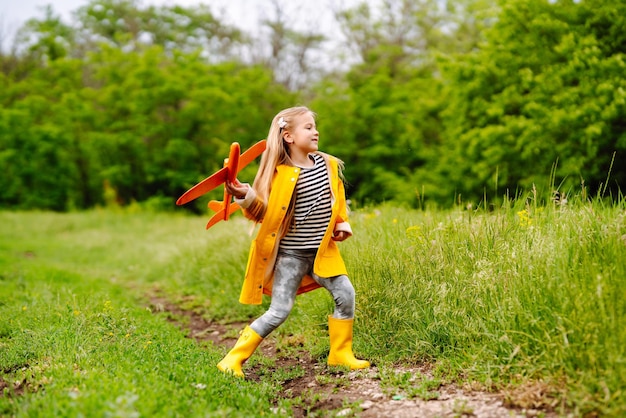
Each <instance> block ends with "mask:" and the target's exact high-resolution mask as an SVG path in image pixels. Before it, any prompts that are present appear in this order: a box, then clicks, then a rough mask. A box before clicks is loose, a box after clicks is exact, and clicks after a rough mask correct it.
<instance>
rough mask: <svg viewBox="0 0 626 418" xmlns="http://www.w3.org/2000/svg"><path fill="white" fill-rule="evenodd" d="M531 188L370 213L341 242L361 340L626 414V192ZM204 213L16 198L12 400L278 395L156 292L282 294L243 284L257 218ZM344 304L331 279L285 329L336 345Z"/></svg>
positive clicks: (7, 217) (153, 400) (218, 401)
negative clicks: (488, 200)
mask: <svg viewBox="0 0 626 418" xmlns="http://www.w3.org/2000/svg"><path fill="white" fill-rule="evenodd" d="M529 202H530V203H527V202H526V201H525V200H519V201H514V202H511V203H510V206H508V207H502V208H499V209H496V210H495V211H493V212H484V211H480V210H467V209H463V210H461V209H458V210H449V211H434V210H423V211H414V210H404V209H399V208H394V207H386V206H384V207H379V208H376V209H374V208H372V209H363V210H359V211H357V212H355V213H353V214H352V217H351V222H352V226H353V229H354V231H355V234H354V237H352V238H351V239H349V240H347V241H346V242H344V243H341V244H340V246H341V249H342V254H343V256H344V259H345V260H346V262H347V264H348V270H349V272H350V277H351V280H352V281H353V283H354V285H355V288H356V290H357V320H356V327H355V341H354V347H355V351H356V352H357V354H358V355H359V356H361V357H364V358H367V359H368V360H372V361H374V362H376V363H378V364H387V363H390V362H395V363H400V364H408V363H415V362H423V361H427V362H430V363H432V364H434V365H435V367H436V370H437V372H438V373H440V375H441V377H442V378H450V379H452V378H456V379H458V378H460V379H466V380H468V381H471V382H482V384H483V385H484V387H487V388H493V389H499V388H505V387H508V386H510V385H513V386H515V385H526V384H528V385H532V384H533V382H540V383H541V384H542V385H543V386H542V387H544V388H548V389H546V390H553V391H554V392H555V396H557V395H558V396H559V397H560V399H563V400H564V402H565V403H564V405H563V406H565V407H567V408H568V409H569V410H571V411H573V412H574V415H576V416H582V415H585V414H589V413H599V414H603V415H606V416H622V415H625V414H626V384H625V383H624V382H625V381H624V379H623V376H624V375H626V353H625V351H626V348H625V347H626V262H624V260H626V212H625V204H624V201H623V200H621V201H619V202H618V203H615V204H612V205H606V204H603V202H602V201H600V200H597V201H594V202H588V201H586V200H581V201H578V202H573V203H570V204H569V206H568V205H565V206H563V205H561V206H555V205H553V204H551V203H549V204H543V205H541V204H536V203H535V201H534V200H533V199H531V200H530V201H529ZM205 222H206V219H204V217H203V218H198V217H186V216H175V215H171V214H154V213H144V212H139V213H128V212H115V211H92V212H87V213H75V214H65V215H61V214H51V213H9V212H0V224H1V225H2V229H1V231H0V268H1V273H0V371H2V373H3V374H2V377H3V379H4V380H5V381H11V382H14V381H24V382H26V383H27V385H30V389H28V390H27V394H25V395H21V396H12V395H6V394H5V396H0V413H4V414H10V415H17V416H44V415H46V414H49V411H52V412H54V414H55V415H59V416H69V415H71V416H74V415H79V414H84V415H90V413H93V414H102V411H109V412H110V413H111V414H113V413H115V411H117V412H119V413H120V414H121V413H122V412H123V413H126V414H127V415H133V414H137V413H138V414H141V415H155V414H161V415H182V414H188V415H190V416H207V415H208V416H211V415H213V416H233V414H234V415H236V414H237V413H239V414H241V415H242V416H246V414H248V415H250V414H252V415H259V414H261V413H268V412H269V411H270V407H271V399H272V398H273V396H274V394H275V391H276V390H277V387H276V383H275V382H272V383H270V382H269V381H264V382H263V383H262V384H260V385H259V384H254V383H252V382H241V381H232V380H229V379H227V378H226V377H224V376H223V375H221V374H220V373H219V372H217V371H216V370H217V369H216V368H215V367H214V366H215V363H216V362H217V360H218V359H219V357H220V356H221V355H223V352H224V349H223V348H220V347H212V346H210V345H204V346H203V345H198V344H195V343H193V342H192V341H190V340H188V339H186V338H184V336H183V334H182V333H181V332H180V331H179V330H177V329H176V327H174V326H173V325H171V324H169V323H168V322H167V321H165V320H164V318H163V317H162V316H159V315H156V316H155V315H154V314H152V313H150V312H148V310H146V309H145V307H146V306H147V304H148V303H147V300H146V294H148V293H150V292H152V291H154V288H155V287H156V288H158V289H160V290H161V291H162V292H163V293H164V294H165V295H166V296H167V297H169V298H170V299H172V300H175V301H178V302H179V303H181V304H182V305H183V306H184V307H186V308H189V309H195V310H197V311H198V312H200V313H202V314H204V315H206V316H207V317H211V318H216V319H220V320H223V321H229V320H248V319H250V318H253V317H256V316H257V315H259V314H260V313H261V312H262V311H263V310H264V309H265V308H266V307H267V304H268V299H266V300H265V301H264V304H263V305H261V306H243V305H240V304H239V303H238V302H237V299H238V296H239V291H240V289H241V283H242V280H243V273H244V269H245V264H246V263H245V261H246V257H247V252H248V246H249V242H250V240H251V239H252V237H251V235H250V233H249V232H250V224H249V223H247V222H246V221H245V220H243V219H242V218H241V217H235V218H234V219H232V220H231V221H229V222H228V223H221V224H219V225H218V226H216V227H214V228H212V229H211V230H210V231H208V232H207V231H205V230H204V223H205ZM332 309H333V301H332V299H331V298H330V296H329V295H328V294H327V292H325V291H323V290H319V291H315V292H311V293H308V294H306V295H302V296H300V297H298V299H297V302H296V306H295V308H294V311H293V313H292V315H291V317H290V319H289V320H288V321H287V322H286V323H285V324H284V325H283V326H281V327H280V328H279V329H278V330H277V332H276V333H275V334H273V336H277V337H278V338H280V337H281V336H282V335H285V334H297V335H304V336H306V338H305V339H306V341H307V343H306V346H307V347H308V348H309V349H310V350H311V352H312V354H313V355H314V356H315V357H317V358H319V360H320V362H323V361H324V360H325V356H326V354H327V352H328V340H327V338H328V337H327V332H326V315H328V314H329V313H330V312H332ZM255 361H256V360H255V357H253V359H251V362H252V363H254V362H255ZM550 388H551V389H550ZM165 400H167V402H166V401H165ZM120 411H121V412H120ZM124 411H126V412H124ZM237 411H239V412H237Z"/></svg>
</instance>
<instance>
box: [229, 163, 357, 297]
mask: <svg viewBox="0 0 626 418" xmlns="http://www.w3.org/2000/svg"><path fill="white" fill-rule="evenodd" d="M326 165H327V169H328V175H329V177H330V187H331V199H332V214H331V217H330V222H329V223H328V228H327V229H326V233H325V234H324V238H323V239H322V243H321V244H320V247H319V249H318V251H317V255H316V257H315V262H314V264H313V272H314V273H315V274H316V275H318V276H319V277H324V278H327V277H334V276H338V275H341V274H346V275H347V270H346V266H345V264H344V262H343V259H342V258H341V254H340V253H339V247H338V246H337V243H336V242H335V241H333V240H332V239H331V238H332V236H333V234H334V232H335V231H345V232H347V233H349V234H352V230H351V228H350V224H349V223H348V222H347V220H348V209H347V205H346V197H345V190H344V185H343V181H342V180H341V179H340V178H339V169H338V162H337V160H336V159H335V158H334V157H332V156H329V158H328V160H327V163H326ZM299 174H300V168H298V167H293V166H287V165H281V166H278V167H277V168H276V172H275V173H274V179H273V180H272V188H271V192H270V196H269V199H268V202H267V205H266V209H265V210H266V212H265V216H264V218H263V220H262V222H261V227H260V228H259V232H258V234H257V236H256V238H255V239H254V241H253V242H252V245H251V246H250V255H249V256H248V265H247V268H246V275H245V280H244V283H243V288H242V289H241V295H240V297H239V301H240V302H241V303H244V304H253V305H258V304H260V303H261V302H262V299H263V294H266V295H271V294H272V283H273V279H274V263H275V261H276V255H277V253H278V244H279V239H280V236H279V233H280V231H279V230H280V227H281V224H282V222H283V219H284V217H285V215H286V213H287V208H288V207H289V202H290V201H291V197H292V195H293V193H294V191H295V187H296V182H297V181H298V175H299ZM246 200H248V199H247V198H246ZM246 212H247V209H245V208H244V214H246ZM247 216H249V215H247ZM319 287H320V285H319V284H317V282H315V280H313V278H312V277H310V276H309V275H306V276H305V277H304V278H303V280H302V283H301V284H300V287H299V289H298V294H300V293H304V292H309V291H311V290H314V289H317V288H319Z"/></svg>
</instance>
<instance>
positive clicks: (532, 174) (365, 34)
mask: <svg viewBox="0 0 626 418" xmlns="http://www.w3.org/2000/svg"><path fill="white" fill-rule="evenodd" d="M268 4H270V5H271V6H272V8H270V9H269V10H270V11H271V12H272V13H269V14H268V16H269V17H265V18H264V19H263V20H262V21H261V22H259V27H258V28H257V29H256V30H255V32H254V33H253V32H249V31H247V30H246V29H245V28H240V27H237V26H236V25H229V24H227V23H224V21H223V20H222V19H219V18H218V16H217V15H216V14H215V13H214V12H213V11H212V10H211V9H210V8H209V7H208V6H203V5H199V6H196V7H181V6H142V4H141V3H140V2H139V1H137V0H92V1H90V2H89V3H87V4H86V5H85V6H83V7H81V8H79V9H78V10H76V11H75V12H74V14H73V18H72V21H71V22H69V23H68V22H65V21H63V20H62V19H61V18H60V17H59V16H58V15H56V14H55V12H54V10H53V8H52V7H51V6H48V8H47V9H45V11H44V13H43V16H42V17H40V18H35V19H31V20H29V21H28V22H27V23H25V24H24V25H23V26H22V27H21V28H20V29H19V31H18V33H17V36H16V38H15V41H14V42H13V44H12V45H11V47H10V48H9V50H5V51H0V103H1V107H0V169H1V171H2V175H1V176H0V207H4V208H10V209H34V208H38V209H51V210H58V211H65V210H75V209H85V208H91V207H94V206H99V205H104V204H108V203H115V204H129V203H131V202H146V203H147V204H153V205H156V206H158V207H160V208H167V207H171V206H172V205H173V202H174V201H175V199H176V197H178V196H179V195H180V194H181V193H182V192H184V191H185V190H186V189H187V188H188V187H190V186H191V185H193V184H195V182H197V181H199V180H201V179H202V178H204V177H205V176H207V175H208V174H210V173H212V172H213V171H215V170H217V169H218V168H219V167H220V166H221V165H222V162H223V161H222V160H223V158H224V157H225V156H226V155H227V154H228V148H229V145H230V143H231V142H233V141H237V142H239V143H240V144H241V145H242V147H243V148H246V147H247V146H249V145H251V144H253V143H254V142H256V141H258V140H260V139H262V138H263V136H264V135H265V134H266V133H267V130H268V127H269V126H268V124H269V122H270V120H271V118H272V116H273V115H274V114H275V113H276V112H277V111H278V110H280V109H281V108H284V107H289V106H293V105H296V104H305V105H308V106H309V107H311V108H312V109H313V110H315V111H316V112H317V114H318V124H319V130H320V136H321V139H322V144H321V147H322V149H323V150H325V151H328V152H330V153H332V154H334V155H337V156H338V157H340V158H341V159H343V160H344V161H345V163H346V170H345V175H346V178H347V182H348V186H347V190H348V194H349V195H350V198H351V199H352V200H353V201H354V202H357V203H358V204H365V203H379V202H383V201H393V202H396V203H398V204H406V205H410V206H419V205H422V204H424V203H425V202H432V203H433V204H439V205H446V206H449V205H450V204H453V203H458V202H461V201H462V202H474V203H476V204H480V202H486V201H489V202H494V201H499V200H501V199H505V198H509V197H511V198H512V197H516V196H518V195H519V194H521V193H524V191H528V190H530V189H533V188H535V187H540V188H542V189H545V190H547V191H548V193H549V192H550V191H552V190H559V191H560V192H561V193H565V194H567V193H570V192H572V191H573V190H580V188H581V187H582V188H583V190H586V191H588V192H589V193H598V194H602V195H603V196H613V197H615V196H619V195H620V194H621V191H620V185H623V184H625V181H626V167H625V166H624V164H623V161H624V153H625V150H626V79H625V78H624V75H623V74H626V72H625V60H624V53H625V52H626V33H625V32H624V31H623V28H624V27H626V22H625V20H626V3H625V2H621V1H620V2H614V1H609V0H579V1H573V0H551V1H549V0H506V1H505V0H461V1H452V0H448V1H441V0H420V1H411V0H396V1H393V0H380V1H378V2H373V1H370V2H363V3H360V4H358V5H356V6H354V7H349V8H343V9H342V8H337V9H336V10H334V19H335V20H336V22H337V27H338V28H340V30H341V33H340V34H328V33H323V32H321V31H320V30H319V28H318V26H316V25H311V26H306V25H299V24H293V22H296V21H297V19H296V18H295V17H293V18H292V17H290V16H288V15H287V14H286V13H285V5H284V4H282V3H281V2H280V1H279V0H270V1H268ZM331 44H332V45H333V46H332V47H331V46H330V45H331ZM253 173H254V167H250V168H249V169H247V171H246V172H244V173H242V178H243V179H245V180H251V177H252V176H253ZM202 204H203V203H198V204H197V205H196V206H194V209H196V210H204V209H203V207H202Z"/></svg>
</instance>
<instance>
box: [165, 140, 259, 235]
mask: <svg viewBox="0 0 626 418" xmlns="http://www.w3.org/2000/svg"><path fill="white" fill-rule="evenodd" d="M265 145H266V142H265V140H263V141H259V142H257V143H256V144H254V145H253V146H251V147H250V148H248V150H247V151H246V152H244V153H243V154H241V148H240V147H239V144H238V143H237V142H233V143H232V144H231V145H230V154H229V155H228V158H227V159H225V160H224V167H223V168H221V169H220V170H219V171H217V172H215V173H214V174H212V175H210V176H209V177H207V178H205V179H204V180H202V181H201V182H200V183H198V184H196V185H195V186H193V187H192V188H191V189H189V190H187V191H186V192H185V193H184V194H183V195H182V196H181V197H179V198H178V200H177V201H176V204H177V205H179V206H180V205H184V204H185V203H187V202H191V201H192V200H194V199H197V198H198V197H200V196H202V195H203V194H205V193H208V192H210V191H211V190H213V189H215V188H216V187H217V186H219V185H220V184H224V183H225V182H226V181H230V182H234V181H235V179H236V178H237V173H239V172H240V171H241V169H242V168H244V167H245V166H247V165H248V164H250V163H251V162H252V161H254V159H255V158H257V157H258V156H259V155H261V153H263V151H265ZM209 208H210V209H211V210H213V211H215V212H217V213H215V214H214V215H213V216H212V217H211V219H209V223H207V225H206V229H209V228H210V227H212V226H213V225H215V224H216V223H218V222H219V221H221V220H224V221H227V220H228V217H229V216H230V215H231V214H233V213H234V212H236V211H237V209H239V205H238V204H237V203H235V202H232V196H231V195H230V194H229V193H228V192H227V191H226V187H224V200H223V201H222V202H218V201H217V200H212V201H210V202H209Z"/></svg>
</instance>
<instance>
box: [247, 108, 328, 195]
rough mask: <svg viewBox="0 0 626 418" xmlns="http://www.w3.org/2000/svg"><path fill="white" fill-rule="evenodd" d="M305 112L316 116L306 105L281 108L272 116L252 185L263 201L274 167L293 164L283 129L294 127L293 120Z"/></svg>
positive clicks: (269, 185)
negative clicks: (280, 124)
mask: <svg viewBox="0 0 626 418" xmlns="http://www.w3.org/2000/svg"><path fill="white" fill-rule="evenodd" d="M306 113H310V114H311V115H312V116H313V118H315V116H316V115H315V113H314V112H313V111H312V110H310V109H309V108H308V107H306V106H297V107H290V108H288V109H284V110H281V111H280V112H278V113H277V114H276V116H274V119H272V124H271V125H270V130H269V133H268V134H267V146H266V148H265V151H264V152H263V155H262V156H261V163H260V165H259V171H257V173H256V177H255V178H254V183H253V186H252V187H254V190H256V192H257V196H258V197H260V198H261V199H262V200H263V201H264V202H267V200H268V198H269V195H270V190H271V188H272V179H273V178H274V172H275V171H276V167H278V166H279V165H291V166H293V165H294V163H293V161H291V157H290V156H289V148H288V147H287V144H286V143H285V141H284V140H283V135H284V134H285V131H288V130H290V129H293V128H295V126H294V122H295V119H296V118H297V117H298V116H300V115H304V114H306ZM281 118H282V121H283V123H285V125H284V126H283V127H282V128H281V127H280V126H278V122H279V121H280V120H281Z"/></svg>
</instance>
